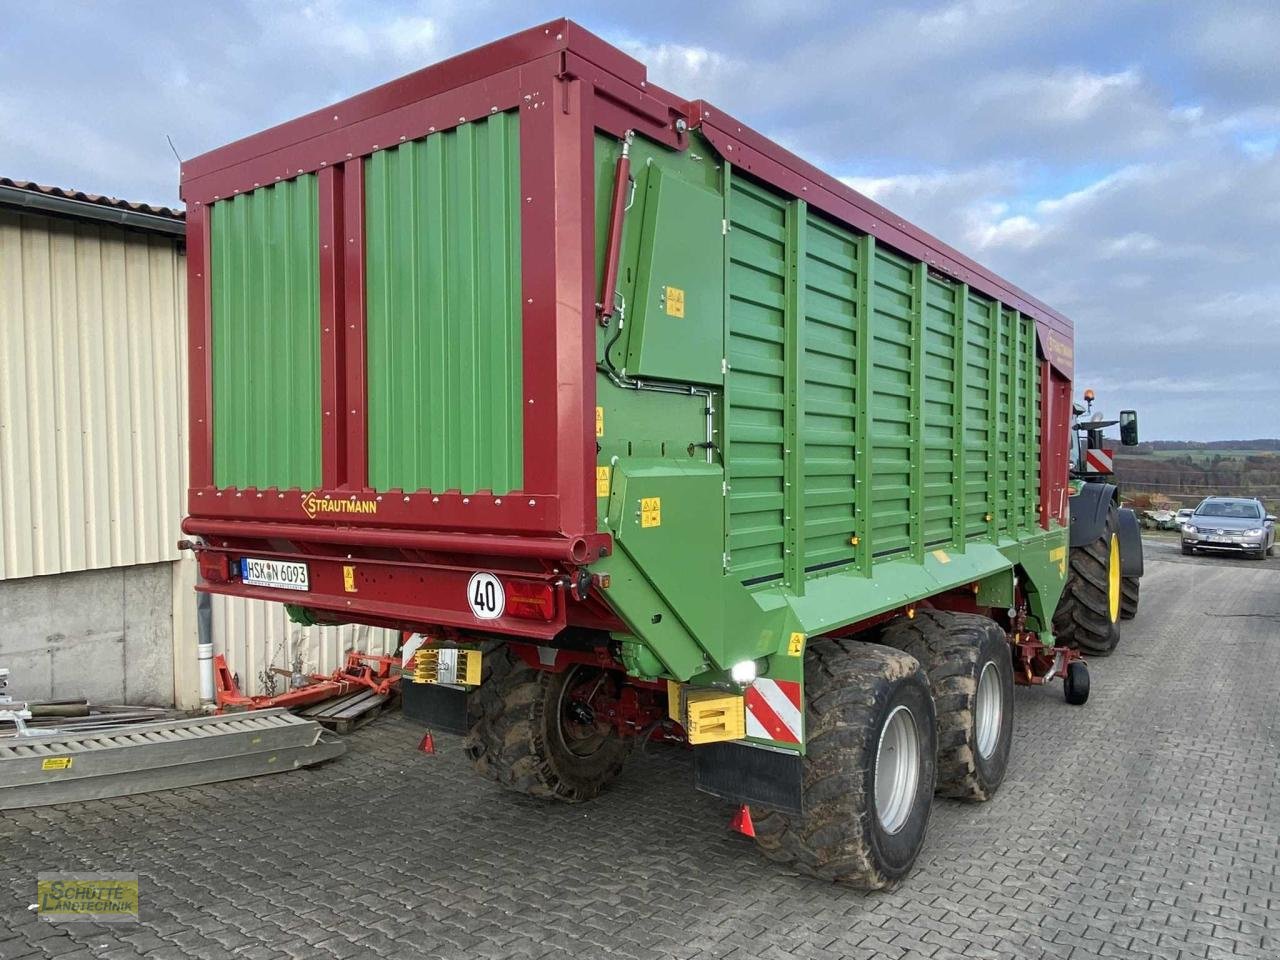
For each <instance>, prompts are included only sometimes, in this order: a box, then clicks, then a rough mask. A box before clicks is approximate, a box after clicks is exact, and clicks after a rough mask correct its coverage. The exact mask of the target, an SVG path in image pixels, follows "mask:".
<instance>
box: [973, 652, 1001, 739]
mask: <svg viewBox="0 0 1280 960" xmlns="http://www.w3.org/2000/svg"><path fill="white" fill-rule="evenodd" d="M973 712H974V722H973V726H974V739H975V740H977V747H978V755H979V756H981V757H982V758H983V759H986V758H988V757H990V756H991V755H992V754H993V753H995V751H996V744H997V743H999V741H1000V726H1001V721H1002V720H1003V719H1004V685H1003V684H1002V683H1001V682H1000V670H999V668H998V667H997V666H996V665H995V663H994V661H991V660H988V661H987V662H986V664H985V665H984V666H983V668H982V674H981V675H980V676H979V677H978V695H977V697H976V702H975V703H974V710H973Z"/></svg>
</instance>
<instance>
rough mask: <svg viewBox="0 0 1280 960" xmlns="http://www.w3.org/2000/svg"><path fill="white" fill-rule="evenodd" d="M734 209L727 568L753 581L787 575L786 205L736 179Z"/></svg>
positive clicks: (729, 359) (741, 577) (730, 320)
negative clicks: (784, 571)
mask: <svg viewBox="0 0 1280 960" xmlns="http://www.w3.org/2000/svg"><path fill="white" fill-rule="evenodd" d="M729 209H730V215H731V219H732V229H731V230H730V231H729V268H728V274H729V317H728V324H729V329H728V358H727V359H728V361H729V373H728V384H727V389H728V391H729V395H730V398H731V403H730V405H729V419H728V424H727V427H726V429H727V431H728V434H729V443H730V449H731V450H732V451H733V452H732V456H731V458H730V461H729V463H728V465H727V467H726V469H727V472H728V476H727V478H726V479H727V481H728V483H729V538H728V540H729V543H728V553H729V569H730V570H731V571H732V572H733V573H734V575H735V576H737V577H738V578H739V579H741V580H755V579H759V578H763V577H774V576H780V575H781V573H782V560H783V553H782V551H783V536H784V534H783V506H784V504H783V476H782V466H783V463H782V461H783V449H784V441H785V425H784V412H783V407H784V396H783V375H784V369H783V317H784V308H785V303H784V301H785V293H784V290H785V282H784V272H785V269H786V242H785V241H786V207H785V205H784V203H783V202H782V200H781V199H780V198H778V197H776V196H775V195H773V194H772V193H769V192H768V191H766V190H763V189H761V188H759V187H756V186H754V185H753V184H751V183H748V182H747V181H745V180H736V179H735V180H734V181H733V194H732V196H731V198H730V205H729Z"/></svg>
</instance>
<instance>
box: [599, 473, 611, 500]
mask: <svg viewBox="0 0 1280 960" xmlns="http://www.w3.org/2000/svg"><path fill="white" fill-rule="evenodd" d="M608 495H609V468H608V467H596V496H597V497H607V496H608Z"/></svg>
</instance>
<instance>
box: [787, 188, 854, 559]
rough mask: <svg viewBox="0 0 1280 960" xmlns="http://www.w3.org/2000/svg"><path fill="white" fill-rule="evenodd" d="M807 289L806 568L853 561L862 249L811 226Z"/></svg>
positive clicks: (827, 227) (834, 229)
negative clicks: (858, 309)
mask: <svg viewBox="0 0 1280 960" xmlns="http://www.w3.org/2000/svg"><path fill="white" fill-rule="evenodd" d="M805 229H806V237H805V240H806V243H805V269H804V278H805V289H804V315H805V317H804V319H805V335H804V357H803V360H802V362H801V369H802V370H803V371H804V419H803V422H802V424H801V438H802V449H803V452H804V465H803V470H804V474H803V477H804V490H803V498H804V538H803V539H804V543H803V552H804V564H805V566H806V567H807V568H810V569H812V568H814V567H819V566H830V565H832V564H838V563H843V562H847V561H849V560H852V559H853V557H854V548H853V546H852V544H851V537H852V535H853V533H854V530H855V527H854V478H855V473H854V468H855V453H856V450H855V445H856V439H857V434H856V428H857V418H858V398H857V370H856V368H855V364H856V357H857V338H858V330H857V326H858V324H857V296H858V289H857V284H858V241H857V238H856V237H855V236H854V235H853V234H852V233H851V232H849V231H848V230H845V229H843V228H841V227H838V226H836V225H835V224H832V223H830V222H829V221H827V220H825V219H823V218H821V217H818V216H815V215H813V214H810V215H809V217H808V218H807V219H806V223H805Z"/></svg>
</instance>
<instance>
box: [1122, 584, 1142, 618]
mask: <svg viewBox="0 0 1280 960" xmlns="http://www.w3.org/2000/svg"><path fill="white" fill-rule="evenodd" d="M1141 586H1142V581H1141V580H1140V579H1139V578H1137V577H1121V578H1120V619H1121V620H1132V619H1133V618H1134V617H1136V616H1137V615H1138V591H1139V588H1140V587H1141Z"/></svg>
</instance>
